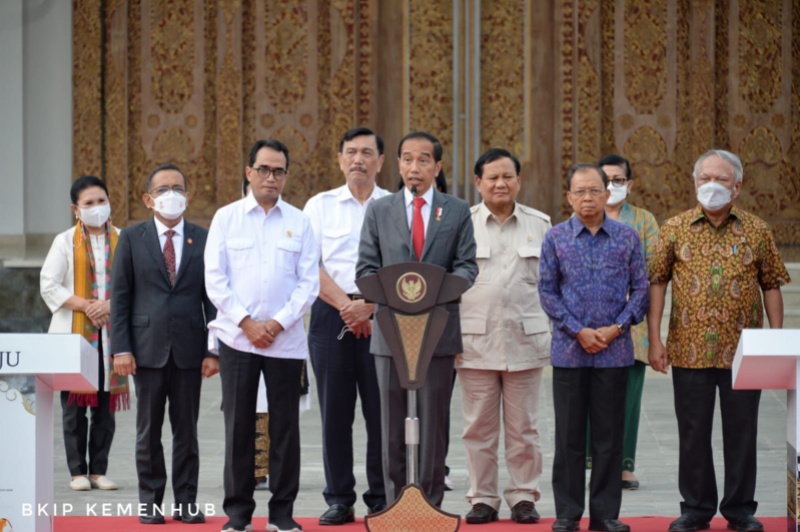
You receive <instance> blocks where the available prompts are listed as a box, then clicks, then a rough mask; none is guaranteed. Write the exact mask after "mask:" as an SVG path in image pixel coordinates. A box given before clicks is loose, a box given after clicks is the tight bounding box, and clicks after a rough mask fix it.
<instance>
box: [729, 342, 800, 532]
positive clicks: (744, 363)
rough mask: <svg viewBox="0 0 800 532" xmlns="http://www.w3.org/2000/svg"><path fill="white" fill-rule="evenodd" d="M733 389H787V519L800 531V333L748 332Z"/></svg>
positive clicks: (736, 363) (741, 344)
mask: <svg viewBox="0 0 800 532" xmlns="http://www.w3.org/2000/svg"><path fill="white" fill-rule="evenodd" d="M732 369H733V387H734V389H738V390H787V393H786V468H787V471H786V475H787V479H786V480H787V484H786V501H787V504H786V512H787V513H786V518H787V530H792V531H795V532H798V531H800V519H798V509H800V504H798V501H800V454H798V449H800V447H798V443H800V423H799V422H798V413H800V410H798V403H797V399H798V396H797V391H798V390H800V330H797V329H794V330H793V329H776V330H773V329H745V330H743V331H742V336H741V338H739V346H738V347H737V348H736V357H735V358H734V359H733V368H732Z"/></svg>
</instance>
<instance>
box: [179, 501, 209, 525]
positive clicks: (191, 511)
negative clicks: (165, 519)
mask: <svg viewBox="0 0 800 532" xmlns="http://www.w3.org/2000/svg"><path fill="white" fill-rule="evenodd" d="M172 519H174V520H175V521H180V522H181V523H186V524H187V525H198V524H200V523H205V522H206V516H205V515H203V512H201V511H200V508H198V507H197V505H196V504H182V505H181V509H180V510H178V511H175V512H172Z"/></svg>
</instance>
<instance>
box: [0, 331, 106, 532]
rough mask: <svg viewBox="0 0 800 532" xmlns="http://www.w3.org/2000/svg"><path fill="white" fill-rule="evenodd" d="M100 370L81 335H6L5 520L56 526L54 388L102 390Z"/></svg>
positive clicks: (0, 337) (42, 531)
mask: <svg viewBox="0 0 800 532" xmlns="http://www.w3.org/2000/svg"><path fill="white" fill-rule="evenodd" d="M98 372H99V369H98V367H97V351H96V350H95V349H94V348H92V346H91V345H89V343H88V342H87V341H86V340H84V339H83V338H82V337H81V336H80V335H77V334H0V427H2V428H0V522H2V519H6V520H7V521H8V522H10V523H11V526H12V527H13V529H14V530H15V531H24V532H27V531H31V532H33V531H35V532H50V531H51V530H52V529H53V516H54V515H55V514H56V511H57V510H56V508H55V507H54V505H53V441H54V440H53V391H54V390H96V389H97V384H98V383H97V377H98ZM34 390H35V393H34Z"/></svg>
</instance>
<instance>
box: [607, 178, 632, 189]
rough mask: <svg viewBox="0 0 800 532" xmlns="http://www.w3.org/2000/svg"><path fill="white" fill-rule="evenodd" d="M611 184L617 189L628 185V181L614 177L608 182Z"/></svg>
mask: <svg viewBox="0 0 800 532" xmlns="http://www.w3.org/2000/svg"><path fill="white" fill-rule="evenodd" d="M610 182H611V184H612V185H613V186H615V187H617V188H622V187H624V186H625V185H627V184H628V180H627V179H625V178H624V177H615V178H614V179H611V180H610Z"/></svg>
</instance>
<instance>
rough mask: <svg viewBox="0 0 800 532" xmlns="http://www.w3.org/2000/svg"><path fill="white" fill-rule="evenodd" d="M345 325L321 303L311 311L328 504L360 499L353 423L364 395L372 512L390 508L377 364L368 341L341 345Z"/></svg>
mask: <svg viewBox="0 0 800 532" xmlns="http://www.w3.org/2000/svg"><path fill="white" fill-rule="evenodd" d="M343 327H344V322H343V321H342V318H341V317H340V316H339V312H338V311H337V310H336V309H335V308H333V307H332V306H330V305H328V304H327V303H325V302H324V301H323V300H322V299H317V301H316V302H315V303H314V306H313V307H312V308H311V321H310V325H309V331H308V347H309V352H310V354H311V365H312V366H313V368H314V375H316V378H317V395H318V396H319V410H320V414H321V416H322V462H323V464H324V467H325V490H324V491H323V492H322V495H323V496H324V497H325V502H326V503H328V505H334V504H344V505H345V506H353V505H354V504H355V502H356V499H357V495H356V492H355V485H356V479H355V476H354V475H353V422H354V420H355V408H356V399H357V397H358V396H361V413H362V415H363V416H364V424H365V426H366V430H367V464H366V465H367V491H365V492H364V496H363V498H364V503H365V504H366V505H367V506H368V507H372V506H375V505H377V504H386V493H385V490H384V488H383V467H382V465H381V403H380V392H379V391H378V377H377V376H376V374H375V360H374V357H373V356H372V355H371V354H370V352H369V342H370V339H369V338H356V337H355V335H353V334H352V333H350V332H348V333H346V334H345V335H344V336H343V337H342V339H341V340H338V339H337V337H338V336H339V334H340V332H341V331H342V328H343Z"/></svg>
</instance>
